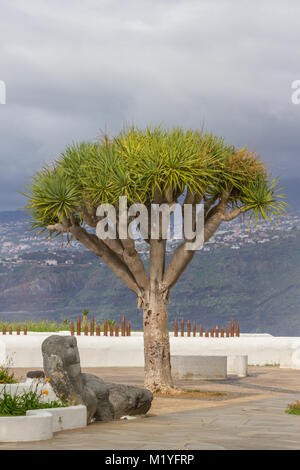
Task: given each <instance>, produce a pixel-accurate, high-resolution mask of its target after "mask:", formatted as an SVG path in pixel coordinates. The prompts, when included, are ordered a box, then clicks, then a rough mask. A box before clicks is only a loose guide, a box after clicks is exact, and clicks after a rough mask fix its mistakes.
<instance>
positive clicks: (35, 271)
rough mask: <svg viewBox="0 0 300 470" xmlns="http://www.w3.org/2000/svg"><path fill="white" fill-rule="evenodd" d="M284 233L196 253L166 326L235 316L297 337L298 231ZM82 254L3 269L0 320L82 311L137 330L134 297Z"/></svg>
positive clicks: (246, 327) (254, 328)
mask: <svg viewBox="0 0 300 470" xmlns="http://www.w3.org/2000/svg"><path fill="white" fill-rule="evenodd" d="M290 235H292V236H291V237H290V238H283V237H281V238H279V239H277V240H272V241H271V242H268V243H265V244H257V245H256V246H251V247H243V248H241V249H240V250H232V249H231V248H230V247H222V248H218V249H216V250H215V251H214V252H213V253H206V252H203V251H201V252H199V253H197V254H196V255H195V257H194V259H193V261H192V263H191V265H190V266H189V268H188V269H187V270H186V271H185V272H184V273H183V275H182V277H181V279H180V281H179V282H178V283H177V285H176V286H175V287H174V289H173V291H172V296H171V304H170V305H168V312H169V328H170V329H172V328H173V321H174V319H175V317H177V318H179V319H180V318H181V317H184V318H185V319H186V320H188V319H190V320H196V321H197V327H198V326H199V323H200V322H201V323H202V324H203V326H204V327H210V326H215V325H218V326H219V327H221V326H223V325H225V324H226V322H229V321H230V320H231V318H232V317H234V318H235V319H237V320H238V321H239V323H240V327H241V332H247V333H248V332H257V333H259V332H261V333H271V334H274V335H277V336H280V335H290V336H300V233H299V231H297V230H295V231H291V232H290ZM87 256H88V260H89V261H90V262H92V265H86V266H78V265H73V266H66V267H63V266H62V267H59V266H58V267H55V268H53V267H44V268H42V267H38V266H36V265H32V264H28V265H26V264H23V265H20V266H17V267H15V268H13V269H12V270H11V271H9V272H7V270H5V269H4V268H2V272H3V273H4V272H5V275H2V276H0V309H1V310H0V317H1V318H2V319H3V320H13V319H14V320H22V321H25V320H26V319H27V320H28V319H45V318H47V319H49V320H50V319H51V320H56V321H59V322H61V321H63V319H64V318H68V319H73V320H74V319H76V318H77V316H78V315H79V314H81V312H82V309H83V308H87V309H88V310H89V312H90V313H89V316H92V315H95V318H96V319H97V320H98V321H99V320H100V319H103V318H105V317H106V318H111V319H114V320H116V321H120V319H121V316H122V315H123V314H125V315H126V317H127V318H128V319H130V320H131V323H132V327H133V328H136V329H141V328H142V313H141V312H137V310H136V300H135V295H134V294H133V293H132V292H130V291H129V290H128V289H127V288H126V286H124V285H123V284H122V282H121V281H119V280H118V279H117V277H116V276H115V275H114V274H113V273H112V272H111V271H110V269H109V268H107V267H106V266H105V265H104V264H100V263H99V260H98V259H97V258H96V257H95V256H93V255H92V254H89V253H88V252H87ZM1 312H2V313H1ZM6 312H11V313H6ZM18 312H20V313H18Z"/></svg>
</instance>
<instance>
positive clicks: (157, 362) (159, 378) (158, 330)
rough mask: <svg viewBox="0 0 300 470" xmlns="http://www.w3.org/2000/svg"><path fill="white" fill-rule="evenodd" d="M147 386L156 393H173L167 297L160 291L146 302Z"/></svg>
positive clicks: (145, 345)
mask: <svg viewBox="0 0 300 470" xmlns="http://www.w3.org/2000/svg"><path fill="white" fill-rule="evenodd" d="M144 305H145V306H146V307H145V308H144V355H145V387H146V388H147V389H149V390H151V391H152V392H154V393H158V392H160V393H164V394H168V393H172V392H174V390H175V389H174V384H173V380H172V376H171V361H170V340H169V331H168V314H167V308H166V299H165V298H164V296H163V295H162V294H160V293H159V292H157V291H156V292H152V293H151V294H150V299H149V302H144Z"/></svg>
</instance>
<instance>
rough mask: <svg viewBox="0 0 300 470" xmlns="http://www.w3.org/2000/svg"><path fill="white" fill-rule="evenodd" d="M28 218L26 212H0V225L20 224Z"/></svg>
mask: <svg viewBox="0 0 300 470" xmlns="http://www.w3.org/2000/svg"><path fill="white" fill-rule="evenodd" d="M28 218H29V216H28V214H27V213H26V211H23V210H16V211H0V223H2V224H3V223H11V222H22V221H24V222H25V221H26V220H28Z"/></svg>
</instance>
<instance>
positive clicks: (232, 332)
mask: <svg viewBox="0 0 300 470" xmlns="http://www.w3.org/2000/svg"><path fill="white" fill-rule="evenodd" d="M230 336H231V337H233V336H234V318H233V319H232V320H231V325H230Z"/></svg>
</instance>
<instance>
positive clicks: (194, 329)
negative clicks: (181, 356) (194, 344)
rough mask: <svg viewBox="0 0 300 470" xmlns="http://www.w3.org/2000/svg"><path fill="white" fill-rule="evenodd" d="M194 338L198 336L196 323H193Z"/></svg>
mask: <svg viewBox="0 0 300 470" xmlns="http://www.w3.org/2000/svg"><path fill="white" fill-rule="evenodd" d="M193 336H194V337H195V336H196V322H195V321H194V323H193Z"/></svg>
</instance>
